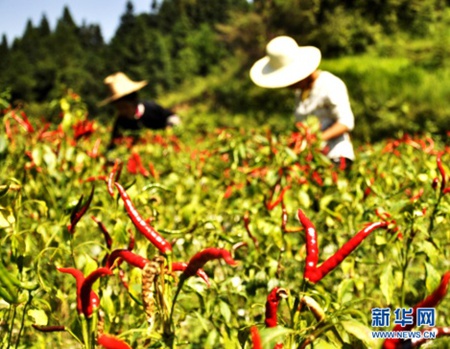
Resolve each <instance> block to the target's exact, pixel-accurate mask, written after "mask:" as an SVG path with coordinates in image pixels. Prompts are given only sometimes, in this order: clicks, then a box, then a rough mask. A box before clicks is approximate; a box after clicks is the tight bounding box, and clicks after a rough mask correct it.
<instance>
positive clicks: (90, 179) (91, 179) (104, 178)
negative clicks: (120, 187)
mask: <svg viewBox="0 0 450 349" xmlns="http://www.w3.org/2000/svg"><path fill="white" fill-rule="evenodd" d="M107 180H108V177H107V176H105V175H100V176H91V177H88V178H86V179H85V180H84V181H85V182H95V181H107Z"/></svg>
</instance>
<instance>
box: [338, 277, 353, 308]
mask: <svg viewBox="0 0 450 349" xmlns="http://www.w3.org/2000/svg"><path fill="white" fill-rule="evenodd" d="M337 297H338V302H339V303H340V304H343V303H347V302H348V301H350V300H351V299H352V298H353V280H351V279H345V280H343V281H342V282H341V283H340V284H339V287H338V293H337Z"/></svg>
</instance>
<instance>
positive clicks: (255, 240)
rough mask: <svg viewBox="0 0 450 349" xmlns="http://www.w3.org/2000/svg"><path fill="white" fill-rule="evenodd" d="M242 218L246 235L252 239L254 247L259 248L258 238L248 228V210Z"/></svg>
mask: <svg viewBox="0 0 450 349" xmlns="http://www.w3.org/2000/svg"><path fill="white" fill-rule="evenodd" d="M243 220H244V227H245V230H246V231H247V234H248V236H249V237H250V239H252V241H253V243H254V244H255V246H256V248H259V242H258V239H257V238H256V237H255V236H254V235H253V234H252V232H251V230H250V216H249V215H248V211H246V212H245V214H244V217H243Z"/></svg>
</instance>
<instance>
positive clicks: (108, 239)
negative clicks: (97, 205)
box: [91, 216, 112, 249]
mask: <svg viewBox="0 0 450 349" xmlns="http://www.w3.org/2000/svg"><path fill="white" fill-rule="evenodd" d="M91 218H92V220H93V221H94V222H95V223H97V225H98V227H99V228H100V230H101V231H102V233H103V236H104V237H105V242H106V246H107V247H108V248H109V249H111V246H112V238H111V235H110V234H109V232H108V230H107V229H106V227H105V225H104V224H103V223H102V222H100V221H99V220H98V219H97V218H96V217H94V216H91Z"/></svg>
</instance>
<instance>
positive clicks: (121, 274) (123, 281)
mask: <svg viewBox="0 0 450 349" xmlns="http://www.w3.org/2000/svg"><path fill="white" fill-rule="evenodd" d="M119 278H120V281H121V282H122V285H123V286H124V287H125V288H126V289H127V290H128V289H129V285H128V282H127V281H126V280H125V272H124V271H123V270H122V269H119Z"/></svg>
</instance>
